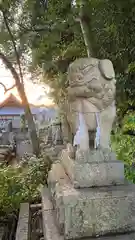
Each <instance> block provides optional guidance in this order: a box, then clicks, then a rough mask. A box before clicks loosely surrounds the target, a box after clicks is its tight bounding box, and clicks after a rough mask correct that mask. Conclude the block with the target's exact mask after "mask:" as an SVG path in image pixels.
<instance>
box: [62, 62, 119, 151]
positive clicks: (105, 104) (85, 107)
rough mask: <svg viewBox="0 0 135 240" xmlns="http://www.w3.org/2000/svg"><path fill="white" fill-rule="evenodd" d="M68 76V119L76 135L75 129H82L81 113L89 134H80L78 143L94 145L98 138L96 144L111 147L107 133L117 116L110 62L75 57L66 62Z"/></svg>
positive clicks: (113, 77) (114, 82) (66, 106)
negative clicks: (70, 61) (70, 62)
mask: <svg viewBox="0 0 135 240" xmlns="http://www.w3.org/2000/svg"><path fill="white" fill-rule="evenodd" d="M68 80H69V87H68V89H67V91H68V99H67V101H65V106H64V108H65V110H66V112H67V121H68V123H69V125H70V128H71V131H72V133H73V135H74V136H75V135H76V134H77V131H80V132H81V130H80V129H81V127H82V126H81V124H80V121H79V116H80V115H81V118H82V119H83V122H85V131H86V130H87V132H88V136H89V137H88V138H87V133H86V132H85V134H82V133H81V134H80V138H82V140H80V147H81V146H82V145H83V146H88V147H90V148H93V147H94V146H95V141H97V145H98V146H100V147H102V148H110V134H111V130H112V124H113V121H114V119H115V116H116V107H115V91H116V86H115V85H116V80H115V72H114V68H113V64H112V62H111V61H110V60H99V59H96V58H81V59H77V60H75V61H74V62H73V63H72V64H70V66H69V69H68ZM83 129H84V128H83ZM82 135H83V137H82ZM84 135H85V137H84ZM78 136H79V135H78ZM81 141H82V142H83V144H82V142H81ZM88 141H89V142H88Z"/></svg>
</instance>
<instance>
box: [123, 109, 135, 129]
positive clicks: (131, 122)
mask: <svg viewBox="0 0 135 240" xmlns="http://www.w3.org/2000/svg"><path fill="white" fill-rule="evenodd" d="M122 131H123V132H128V131H130V132H131V131H132V132H135V112H128V113H127V114H126V115H125V116H124V119H123V126H122Z"/></svg>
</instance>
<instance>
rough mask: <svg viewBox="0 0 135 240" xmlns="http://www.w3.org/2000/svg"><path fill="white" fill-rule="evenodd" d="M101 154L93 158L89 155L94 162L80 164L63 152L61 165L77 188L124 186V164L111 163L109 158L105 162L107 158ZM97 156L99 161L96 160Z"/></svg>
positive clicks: (114, 161) (65, 151) (118, 162)
mask: <svg viewBox="0 0 135 240" xmlns="http://www.w3.org/2000/svg"><path fill="white" fill-rule="evenodd" d="M99 154H100V152H99V153H98V151H97V154H95V155H94V154H93V155H92V158H91V154H89V159H91V160H93V161H91V162H90V161H89V162H88V161H87V162H86V161H84V162H83V161H80V162H79V161H76V160H73V159H71V158H70V157H69V154H68V151H67V150H63V151H62V154H61V163H62V165H63V167H64V169H65V172H66V173H67V174H68V176H69V178H70V179H71V182H72V183H73V185H74V187H75V188H83V187H93V186H109V185H116V184H124V164H123V162H122V161H117V160H113V161H109V157H108V158H107V162H105V157H104V156H103V155H101V156H100V155H99ZM98 155H99V156H98ZM97 156H98V159H96V158H95V157H97ZM84 157H85V156H84ZM103 157H104V158H103ZM94 158H95V159H94ZM101 159H102V162H101Z"/></svg>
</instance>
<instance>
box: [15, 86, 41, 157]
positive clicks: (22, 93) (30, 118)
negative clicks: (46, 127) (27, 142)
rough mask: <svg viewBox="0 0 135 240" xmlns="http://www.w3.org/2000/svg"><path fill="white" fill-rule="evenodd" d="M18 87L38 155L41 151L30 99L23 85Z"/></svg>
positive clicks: (34, 150) (34, 148) (34, 151)
mask: <svg viewBox="0 0 135 240" xmlns="http://www.w3.org/2000/svg"><path fill="white" fill-rule="evenodd" d="M17 89H18V92H19V95H20V97H21V100H22V103H23V104H24V110H25V115H26V119H27V121H28V129H29V131H30V137H31V142H32V147H33V153H34V154H35V155H36V156H38V155H39V152H40V149H39V140H38V137H37V132H36V126H35V123H34V119H33V116H32V113H31V110H30V106H29V103H28V99H27V97H26V94H25V90H24V87H23V85H22V86H21V87H18V86H17Z"/></svg>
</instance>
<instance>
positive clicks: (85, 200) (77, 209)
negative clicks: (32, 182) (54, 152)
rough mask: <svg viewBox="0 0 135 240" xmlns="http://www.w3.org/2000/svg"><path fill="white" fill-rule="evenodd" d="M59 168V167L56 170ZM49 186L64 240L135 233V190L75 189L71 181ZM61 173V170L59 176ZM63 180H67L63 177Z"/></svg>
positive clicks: (58, 182) (132, 187) (134, 188)
mask: <svg viewBox="0 0 135 240" xmlns="http://www.w3.org/2000/svg"><path fill="white" fill-rule="evenodd" d="M55 167H56V166H55ZM56 172H57V178H56V179H57V181H56V182H54V181H53V184H51V183H50V181H51V179H50V180H49V186H50V187H51V188H52V189H51V193H52V198H53V199H54V200H53V204H54V207H55V209H56V221H57V223H58V225H59V229H60V231H61V232H63V234H64V237H65V239H72V238H81V237H91V236H96V235H104V234H108V233H123V232H128V231H132V230H135V186H134V185H129V184H125V185H123V186H111V187H104V188H103V187H101V188H86V189H78V190H77V189H74V188H73V186H72V185H71V182H70V180H69V179H68V178H67V179H66V180H65V181H64V179H63V178H61V176H62V174H61V175H60V177H59V179H58V171H56V169H55V171H53V173H52V175H54V176H55V175H56ZM61 172H62V169H61V170H60V173H61ZM63 177H64V176H63Z"/></svg>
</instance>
